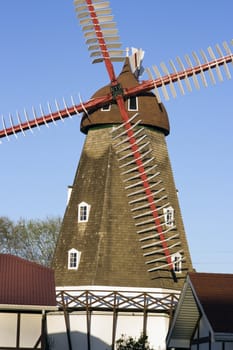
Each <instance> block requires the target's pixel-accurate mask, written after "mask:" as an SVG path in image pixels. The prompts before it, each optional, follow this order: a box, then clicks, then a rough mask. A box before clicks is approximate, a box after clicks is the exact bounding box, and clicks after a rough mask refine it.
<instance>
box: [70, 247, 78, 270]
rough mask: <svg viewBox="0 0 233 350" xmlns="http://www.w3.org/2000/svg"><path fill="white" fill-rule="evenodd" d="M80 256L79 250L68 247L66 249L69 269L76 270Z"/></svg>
mask: <svg viewBox="0 0 233 350" xmlns="http://www.w3.org/2000/svg"><path fill="white" fill-rule="evenodd" d="M80 257H81V252H79V251H78V250H77V249H74V248H72V249H70V250H69V251H68V269H69V270H77V269H78V265H79V261H80Z"/></svg>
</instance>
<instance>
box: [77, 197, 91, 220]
mask: <svg viewBox="0 0 233 350" xmlns="http://www.w3.org/2000/svg"><path fill="white" fill-rule="evenodd" d="M90 208H91V206H90V205H89V204H88V203H86V202H81V203H79V205H78V222H87V221H88V219H89V213H90ZM82 210H86V213H85V215H84V214H83V213H82Z"/></svg>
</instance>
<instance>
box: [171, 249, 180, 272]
mask: <svg viewBox="0 0 233 350" xmlns="http://www.w3.org/2000/svg"><path fill="white" fill-rule="evenodd" d="M172 262H173V268H174V271H175V272H176V273H181V272H182V255H181V254H180V253H176V254H173V255H172Z"/></svg>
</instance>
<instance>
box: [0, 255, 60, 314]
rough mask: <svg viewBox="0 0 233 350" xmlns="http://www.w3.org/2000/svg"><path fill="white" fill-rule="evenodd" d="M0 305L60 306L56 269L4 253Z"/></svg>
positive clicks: (1, 256) (18, 306)
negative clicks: (57, 303) (58, 304)
mask: <svg viewBox="0 0 233 350" xmlns="http://www.w3.org/2000/svg"><path fill="white" fill-rule="evenodd" d="M0 281H1V287H0V308H1V309H5V308H6V307H7V308H14V307H16V308H17V309H18V308H25V307H29V306H30V307H31V308H32V309H48V308H52V309H53V308H54V307H55V306H56V295H55V282H54V273H53V270H52V269H49V268H47V267H44V266H41V265H39V264H36V263H34V262H30V261H27V260H25V259H22V258H19V257H17V256H13V255H10V254H0Z"/></svg>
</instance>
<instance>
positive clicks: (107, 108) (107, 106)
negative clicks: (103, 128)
mask: <svg viewBox="0 0 233 350" xmlns="http://www.w3.org/2000/svg"><path fill="white" fill-rule="evenodd" d="M110 110H111V105H110V104H109V105H104V106H103V107H102V108H101V111H103V112H108V111H110Z"/></svg>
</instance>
